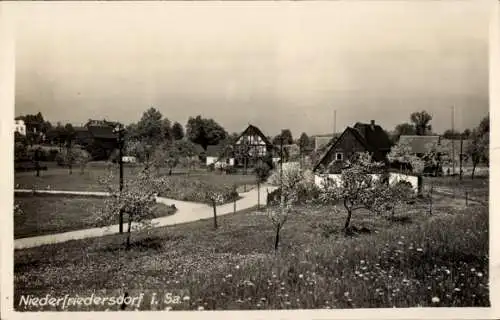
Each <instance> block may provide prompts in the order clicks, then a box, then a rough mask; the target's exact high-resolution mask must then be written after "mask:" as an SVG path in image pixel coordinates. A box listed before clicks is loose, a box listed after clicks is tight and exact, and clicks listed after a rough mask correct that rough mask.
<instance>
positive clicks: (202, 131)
mask: <svg viewBox="0 0 500 320" xmlns="http://www.w3.org/2000/svg"><path fill="white" fill-rule="evenodd" d="M186 136H187V137H188V139H189V140H191V141H192V142H194V143H197V144H199V145H201V146H202V147H203V150H205V151H206V150H207V147H208V146H209V145H217V144H219V142H220V141H222V140H224V139H225V138H226V137H227V132H226V130H225V129H224V128H223V127H222V126H221V125H220V124H218V123H217V122H215V121H214V120H213V119H205V118H202V117H201V116H196V118H193V117H190V118H189V119H188V122H187V125H186Z"/></svg>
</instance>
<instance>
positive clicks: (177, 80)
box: [9, 1, 490, 137]
mask: <svg viewBox="0 0 500 320" xmlns="http://www.w3.org/2000/svg"><path fill="white" fill-rule="evenodd" d="M9 5H10V7H11V8H10V9H11V10H13V11H12V12H13V13H14V15H15V24H16V31H15V32H16V34H15V38H16V110H15V114H16V115H22V114H27V113H36V112H38V111H40V112H42V114H43V115H44V117H45V118H46V119H47V120H49V121H51V122H52V123H56V122H58V121H61V122H63V123H65V122H71V123H73V124H76V125H80V124H82V123H84V122H86V121H87V120H88V119H89V118H91V119H103V118H106V119H108V120H115V121H121V122H124V123H130V122H136V121H138V120H139V119H140V117H141V115H142V113H143V112H144V111H145V110H146V109H147V108H149V107H155V108H157V109H158V110H159V111H160V112H161V113H162V114H163V115H164V116H165V117H167V118H169V119H170V120H171V121H178V122H180V123H181V124H183V125H184V124H185V123H186V121H187V119H188V118H189V117H190V116H196V115H202V116H203V117H207V118H213V119H214V120H216V121H217V122H219V123H220V124H221V125H222V126H223V127H225V128H226V130H227V131H229V132H241V131H242V130H243V129H244V128H245V127H246V126H247V125H248V124H249V123H251V124H254V125H256V126H258V127H259V128H261V129H262V131H264V133H265V134H267V135H271V136H272V135H275V134H277V133H278V132H279V131H280V130H281V129H284V128H289V129H291V131H292V133H293V135H294V136H297V137H298V135H299V134H300V133H301V132H306V133H307V134H309V135H312V134H325V133H330V132H332V130H333V127H334V120H333V119H334V116H333V114H334V110H336V119H337V121H336V125H335V126H336V128H337V131H343V129H344V128H345V127H346V126H352V125H354V123H355V122H358V121H360V122H369V121H370V120H375V122H376V123H378V124H380V125H381V126H382V127H383V128H384V129H386V130H389V131H390V130H393V129H394V127H395V126H396V125H397V124H399V123H403V122H408V121H409V117H410V114H411V113H412V112H414V111H421V110H426V111H427V112H429V113H430V114H431V115H432V116H433V119H432V121H431V124H432V126H433V129H434V130H435V131H436V132H442V131H444V130H446V129H449V128H450V127H451V123H452V120H451V118H452V117H451V113H452V111H451V110H452V106H454V107H455V121H454V122H455V128H457V129H460V130H462V129H465V128H472V127H474V126H476V125H477V124H478V123H479V121H480V120H481V119H482V118H483V117H484V116H485V115H486V114H487V112H488V105H489V101H488V28H489V25H488V20H489V17H490V15H489V9H490V8H489V5H487V4H486V3H485V2H482V1H478V2H475V1H439V2H435V1H387V2H383V1H371V2H365V1H352V2H343V1H336V2H136V3H134V2H118V3H117V2H99V3H93V2H90V3H80V2H52V3H47V2H38V3H33V2H21V3H9Z"/></svg>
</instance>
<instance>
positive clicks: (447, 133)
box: [443, 130, 461, 140]
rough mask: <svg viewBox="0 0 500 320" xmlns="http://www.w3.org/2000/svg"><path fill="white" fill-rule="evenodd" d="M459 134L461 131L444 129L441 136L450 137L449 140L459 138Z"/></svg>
mask: <svg viewBox="0 0 500 320" xmlns="http://www.w3.org/2000/svg"><path fill="white" fill-rule="evenodd" d="M460 135H461V133H460V132H459V131H456V130H455V131H453V130H446V131H445V132H444V133H443V138H445V139H451V140H458V139H460Z"/></svg>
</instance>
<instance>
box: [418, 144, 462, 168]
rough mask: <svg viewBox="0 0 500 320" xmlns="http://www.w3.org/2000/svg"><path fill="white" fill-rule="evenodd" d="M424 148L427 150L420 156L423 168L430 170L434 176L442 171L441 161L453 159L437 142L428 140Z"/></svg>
mask: <svg viewBox="0 0 500 320" xmlns="http://www.w3.org/2000/svg"><path fill="white" fill-rule="evenodd" d="M425 150H427V151H426V152H425V153H424V155H423V156H422V158H421V159H422V161H423V162H424V170H425V169H427V170H431V171H432V172H433V174H434V176H438V175H439V172H440V171H442V168H443V162H451V161H454V159H452V158H451V157H449V156H448V155H447V154H448V152H445V147H444V146H442V145H440V144H438V143H437V142H430V143H428V144H426V145H425Z"/></svg>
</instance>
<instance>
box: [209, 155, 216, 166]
mask: <svg viewBox="0 0 500 320" xmlns="http://www.w3.org/2000/svg"><path fill="white" fill-rule="evenodd" d="M215 161H217V157H207V166H209V165H211V164H212V163H214V162H215Z"/></svg>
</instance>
